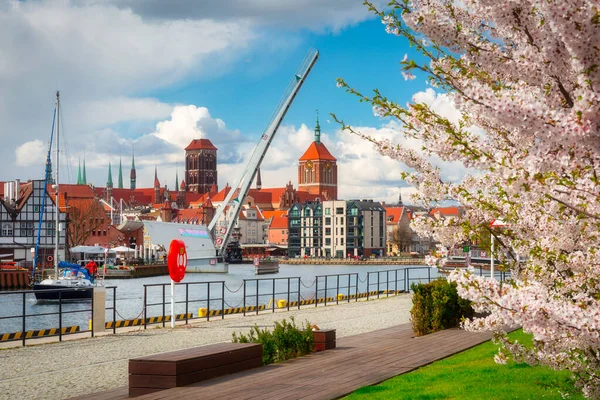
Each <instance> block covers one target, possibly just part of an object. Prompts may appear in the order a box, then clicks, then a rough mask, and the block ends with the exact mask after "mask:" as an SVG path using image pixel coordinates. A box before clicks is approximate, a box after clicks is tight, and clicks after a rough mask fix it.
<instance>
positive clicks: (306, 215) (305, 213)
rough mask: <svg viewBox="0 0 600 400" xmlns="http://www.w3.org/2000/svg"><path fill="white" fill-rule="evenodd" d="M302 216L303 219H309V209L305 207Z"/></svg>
mask: <svg viewBox="0 0 600 400" xmlns="http://www.w3.org/2000/svg"><path fill="white" fill-rule="evenodd" d="M304 216H305V217H310V208H308V207H306V208H305V209H304Z"/></svg>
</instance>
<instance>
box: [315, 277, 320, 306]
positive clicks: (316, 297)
mask: <svg viewBox="0 0 600 400" xmlns="http://www.w3.org/2000/svg"><path fill="white" fill-rule="evenodd" d="M318 305H319V277H318V276H316V277H315V307H318Z"/></svg>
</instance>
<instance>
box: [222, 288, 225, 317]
mask: <svg viewBox="0 0 600 400" xmlns="http://www.w3.org/2000/svg"><path fill="white" fill-rule="evenodd" d="M221 319H225V282H221Z"/></svg>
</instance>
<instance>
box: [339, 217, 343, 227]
mask: <svg viewBox="0 0 600 400" xmlns="http://www.w3.org/2000/svg"><path fill="white" fill-rule="evenodd" d="M340 225H344V217H340Z"/></svg>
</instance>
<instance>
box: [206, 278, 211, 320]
mask: <svg viewBox="0 0 600 400" xmlns="http://www.w3.org/2000/svg"><path fill="white" fill-rule="evenodd" d="M206 320H207V321H210V282H208V283H207V284H206Z"/></svg>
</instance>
